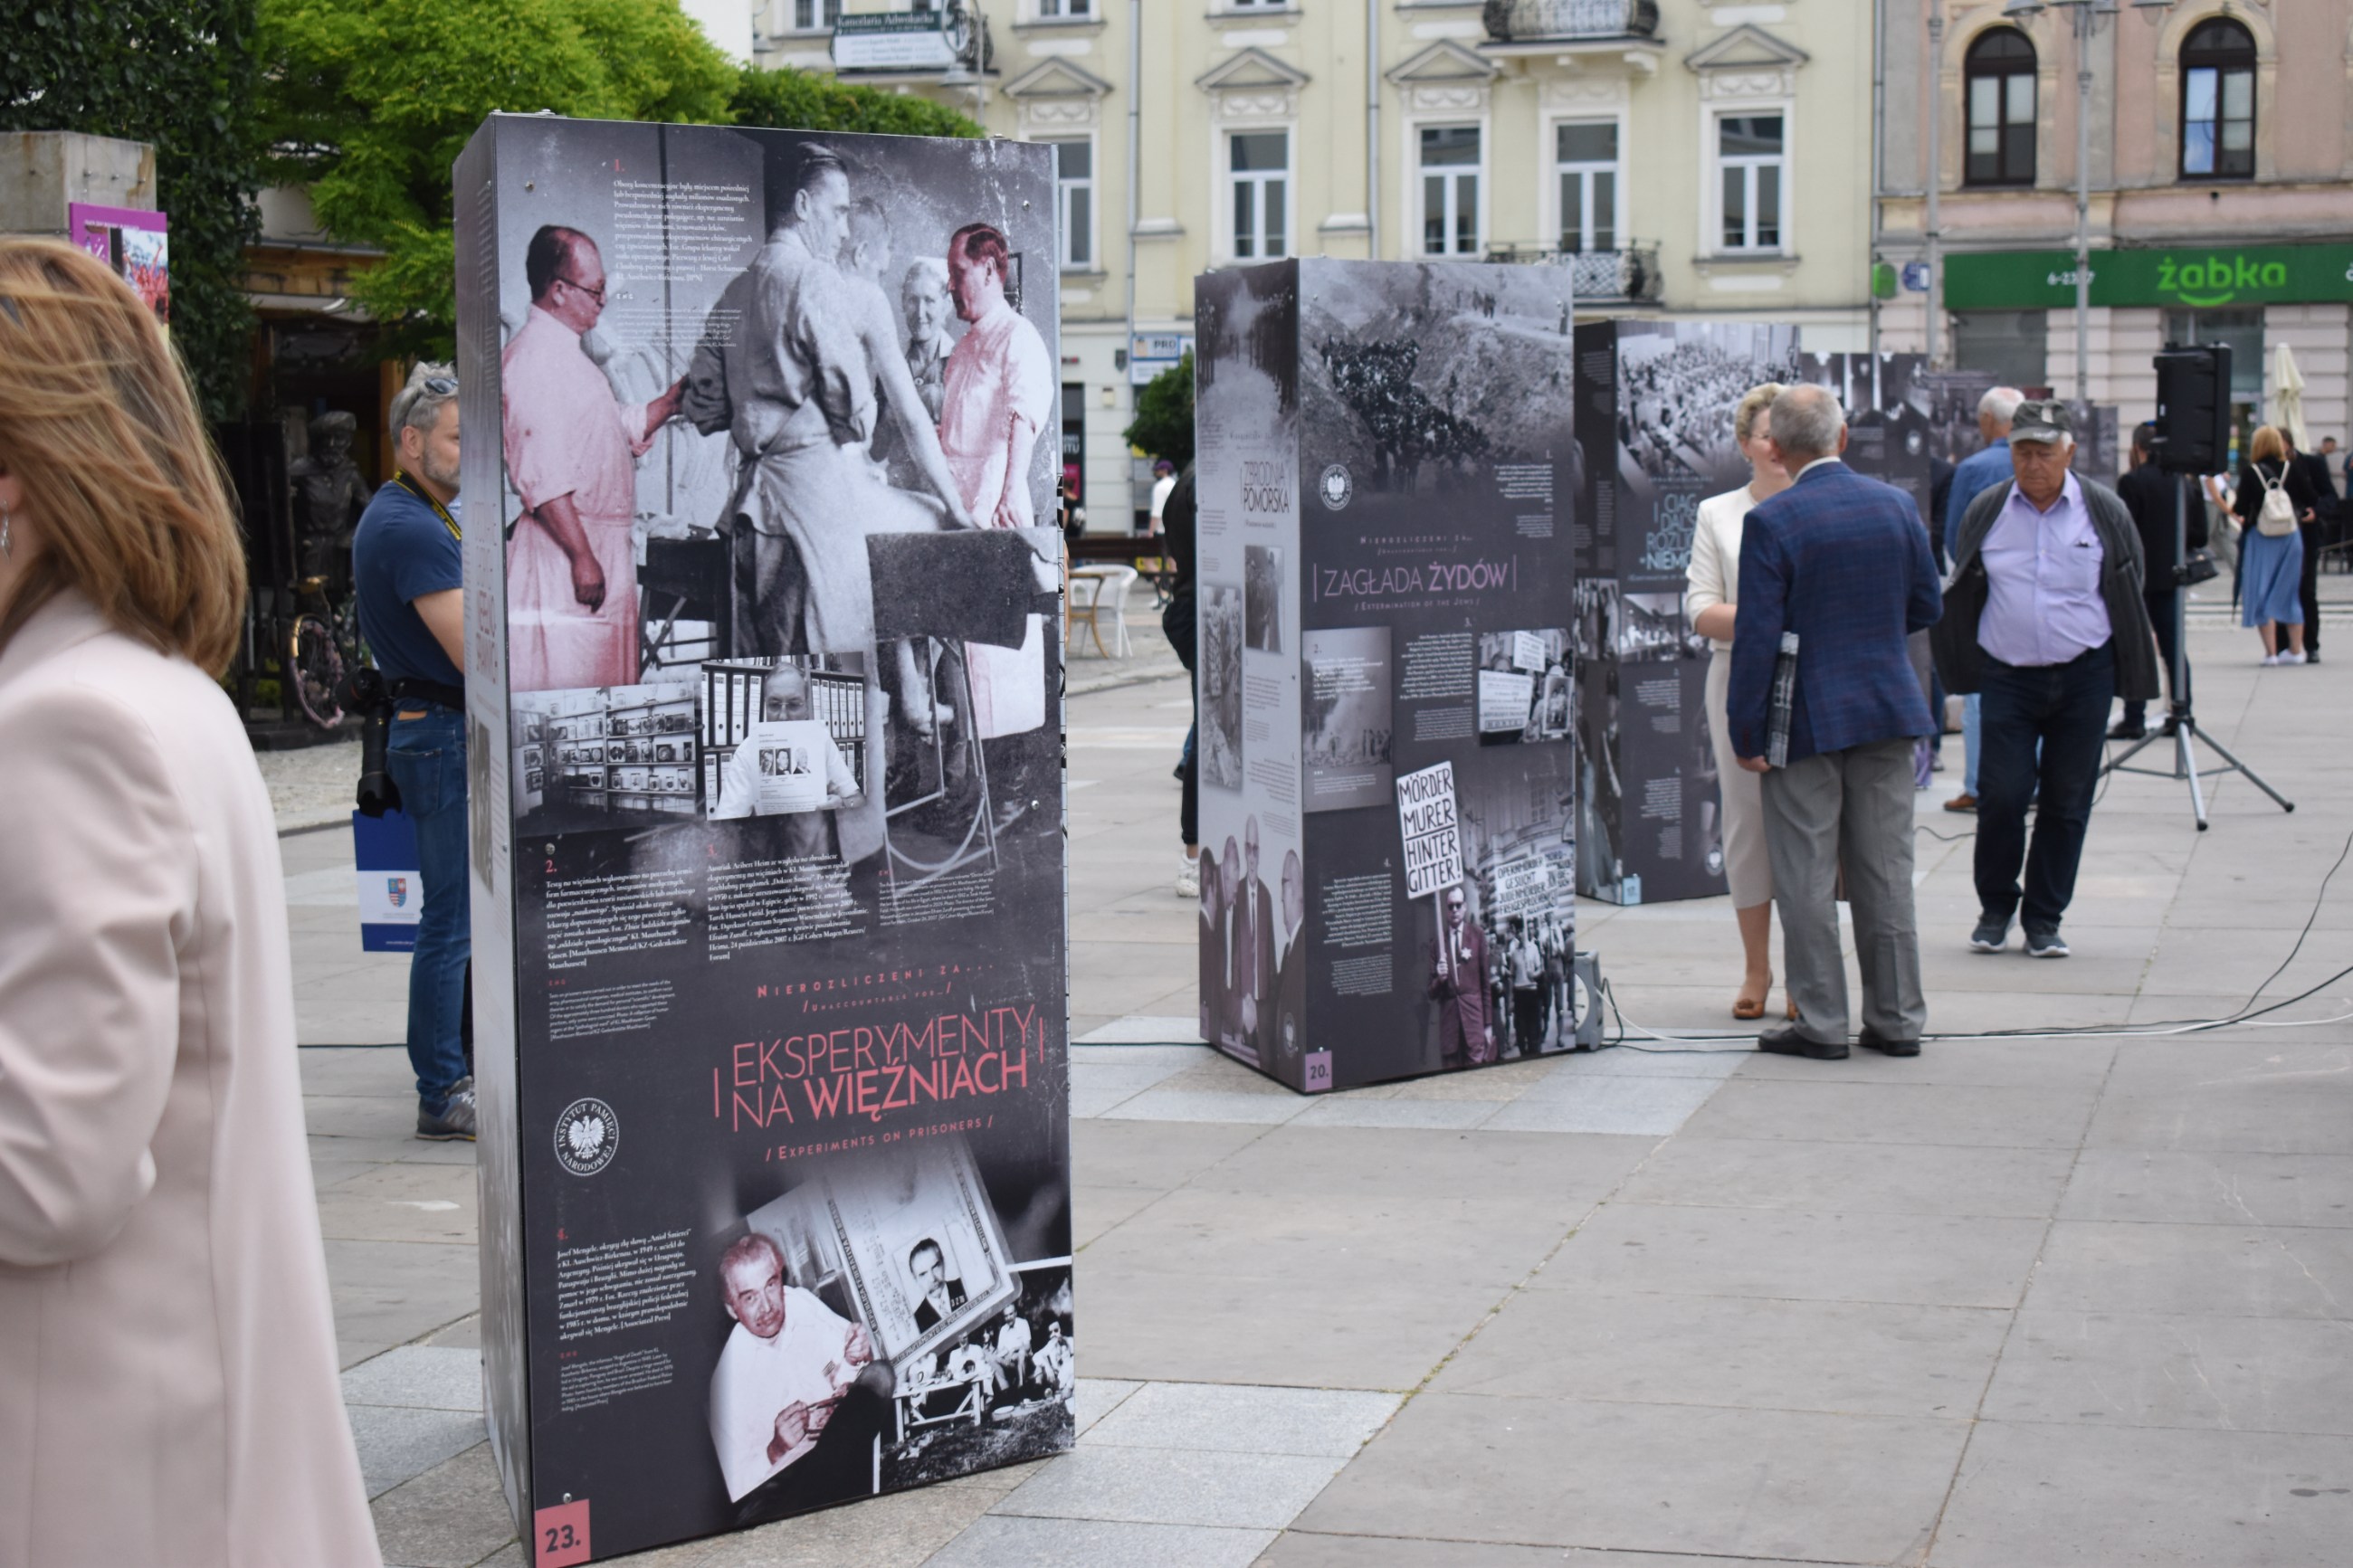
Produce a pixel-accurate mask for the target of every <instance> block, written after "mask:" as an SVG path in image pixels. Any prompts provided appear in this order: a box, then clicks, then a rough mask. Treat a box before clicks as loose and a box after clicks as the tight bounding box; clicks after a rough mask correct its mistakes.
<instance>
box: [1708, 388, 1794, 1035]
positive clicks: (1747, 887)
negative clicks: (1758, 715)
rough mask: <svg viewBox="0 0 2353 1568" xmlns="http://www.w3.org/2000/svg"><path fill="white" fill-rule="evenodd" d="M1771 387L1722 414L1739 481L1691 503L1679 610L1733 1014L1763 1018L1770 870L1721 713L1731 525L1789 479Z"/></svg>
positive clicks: (1736, 556)
mask: <svg viewBox="0 0 2353 1568" xmlns="http://www.w3.org/2000/svg"><path fill="white" fill-rule="evenodd" d="M1780 392H1781V388H1780V386H1779V385H1778V384H1776V383H1773V382H1767V383H1766V384H1764V385H1762V386H1757V387H1752V388H1751V389H1750V390H1749V392H1748V394H1747V395H1746V396H1745V397H1743V398H1742V399H1741V400H1740V406H1739V407H1738V408H1737V409H1736V411H1735V412H1734V414H1733V416H1732V434H1733V438H1734V440H1736V442H1737V443H1738V444H1739V447H1740V450H1741V454H1742V455H1743V456H1744V457H1746V458H1747V459H1748V472H1749V479H1748V483H1747V484H1746V486H1744V487H1742V488H1741V489H1736V490H1731V491H1727V492H1726V493H1725V494H1723V495H1720V496H1710V497H1709V498H1708V499H1707V500H1704V501H1702V502H1700V503H1699V517H1698V520H1697V521H1696V523H1695V524H1694V529H1693V532H1692V553H1691V568H1690V571H1689V573H1688V574H1687V575H1686V577H1685V579H1684V589H1683V594H1684V597H1683V605H1684V614H1686V615H1687V616H1690V617H1691V627H1692V629H1693V630H1694V631H1695V632H1697V633H1699V634H1700V635H1701V636H1702V637H1706V638H1707V639H1708V641H1709V643H1710V645H1711V646H1712V647H1713V648H1714V650H1715V651H1714V654H1713V656H1712V657H1711V658H1709V660H1708V666H1707V728H1708V734H1709V736H1710V737H1711V740H1712V742H1713V743H1714V745H1715V776H1716V786H1717V788H1718V789H1719V790H1720V791H1721V792H1722V794H1723V805H1722V806H1721V807H1720V808H1719V813H1718V815H1719V817H1720V820H1721V821H1722V824H1723V829H1724V870H1725V880H1726V881H1727V882H1729V883H1730V884H1731V888H1732V907H1733V911H1734V913H1736V915H1737V916H1738V917H1739V919H1740V946H1741V951H1742V954H1743V956H1744V957H1745V958H1746V963H1747V970H1746V974H1745V976H1744V977H1743V979H1742V980H1741V983H1740V994H1739V995H1738V996H1737V997H1736V998H1735V999H1734V1001H1733V1004H1732V1016H1734V1017H1736V1018H1761V1017H1763V1016H1765V995H1766V993H1767V992H1768V991H1770V990H1772V988H1773V968H1772V956H1771V942H1772V931H1773V868H1772V867H1771V865H1770V864H1769V863H1768V862H1767V860H1766V858H1765V806H1764V801H1763V796H1762V795H1760V794H1759V793H1758V789H1757V775H1756V774H1755V773H1750V772H1749V771H1748V770H1747V769H1746V768H1744V767H1742V766H1741V765H1740V762H1739V759H1738V758H1736V757H1735V756H1734V755H1733V753H1732V735H1731V731H1730V729H1729V728H1728V726H1727V724H1726V721H1725V694H1726V693H1727V692H1728V691H1729V690H1730V689H1731V685H1732V626H1733V617H1734V614H1735V610H1736V602H1737V600H1738V597H1739V587H1740V525H1741V523H1742V522H1743V521H1745V520H1746V517H1747V516H1748V509H1749V508H1751V507H1753V506H1755V505H1756V504H1757V502H1759V501H1761V500H1765V498H1766V497H1767V496H1771V495H1778V493H1780V492H1781V491H1782V490H1785V489H1788V488H1789V476H1788V474H1787V473H1785V472H1784V471H1783V470H1782V468H1781V465H1780V464H1778V463H1777V462H1775V461H1774V460H1773V448H1772V447H1770V446H1769V445H1768V444H1767V435H1768V431H1767V420H1768V414H1767V410H1768V409H1769V408H1770V406H1771V405H1772V402H1773V399H1774V398H1775V397H1777V396H1778V395H1780Z"/></svg>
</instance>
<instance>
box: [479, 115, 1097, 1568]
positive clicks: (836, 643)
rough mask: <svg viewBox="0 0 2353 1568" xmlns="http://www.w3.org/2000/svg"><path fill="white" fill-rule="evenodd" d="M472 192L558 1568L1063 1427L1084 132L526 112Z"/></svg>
mask: <svg viewBox="0 0 2353 1568" xmlns="http://www.w3.org/2000/svg"><path fill="white" fill-rule="evenodd" d="M457 194H458V214H459V219H458V277H459V374H460V381H461V384H462V388H463V391H462V394H461V397H462V405H463V418H464V454H465V456H464V465H465V474H464V478H465V487H464V489H465V494H466V496H467V498H468V499H469V501H470V506H469V509H468V510H469V522H470V527H469V528H468V530H467V537H466V541H465V549H466V552H467V572H466V593H467V624H468V637H469V643H468V680H467V692H468V700H469V706H470V736H471V738H472V745H471V749H470V763H471V771H472V778H471V781H470V787H471V789H472V791H473V800H474V805H475V807H476V810H475V821H474V837H473V869H474V876H475V886H474V888H473V937H474V944H475V945H474V955H475V961H476V962H475V1005H476V1016H477V1025H478V1034H477V1058H476V1060H477V1078H478V1082H477V1093H478V1096H479V1101H480V1109H481V1131H480V1172H481V1178H480V1179H481V1229H482V1296H483V1329H482V1339H483V1361H484V1370H485V1375H486V1379H487V1382H488V1385H489V1387H488V1405H489V1419H490V1429H491V1442H492V1445H493V1447H494V1450H495V1452H496V1455H497V1458H498V1461H499V1467H500V1472H501V1479H502V1481H503V1484H504V1487H505V1489H506V1492H507V1497H508V1500H509V1502H510V1504H511V1506H512V1508H513V1510H515V1514H516V1517H517V1520H518V1521H519V1523H520V1525H521V1527H522V1530H523V1532H524V1534H525V1536H526V1538H527V1539H528V1540H529V1542H531V1552H532V1561H533V1563H534V1564H536V1565H538V1568H564V1565H565V1564H570V1563H586V1562H590V1561H594V1560H600V1559H604V1558H607V1557H613V1556H617V1555H620V1554H623V1553H626V1552H638V1551H642V1550H645V1549H647V1548H649V1547H653V1546H658V1545H660V1544H662V1543H664V1542H673V1541H679V1540H683V1539H688V1538H691V1537H695V1536H701V1535H707V1534H711V1533H713V1532H716V1531H725V1530H730V1529H735V1528H740V1527H743V1526H746V1525H750V1524H754V1523H756V1522H758V1521H762V1520H765V1519H772V1518H776V1517H780V1516H783V1515H786V1514H791V1513H796V1512H799V1511H802V1510H807V1509H811V1508H817V1507H821V1506H824V1505H827V1504H829V1503H835V1502H839V1501H843V1500H849V1499H852V1498H860V1497H867V1496H871V1495H874V1494H876V1493H878V1492H882V1491H890V1490H895V1489H905V1488H909V1487H915V1486H921V1485H924V1484H927V1483H929V1482H933V1481H937V1480H942V1479H949V1478H953V1477H956V1476H961V1475H965V1474H967V1473H970V1472H972V1471H975V1470H977V1469H981V1468H987V1467H991V1466H997V1465H1004V1464H1008V1463H1012V1462H1015V1461H1017V1460H1023V1459H1029V1458H1037V1457H1039V1456H1041V1455H1044V1454H1050V1453H1054V1452H1058V1451H1060V1450H1062V1449H1064V1448H1067V1447H1070V1445H1071V1442H1072V1440H1073V1433H1074V1415H1073V1409H1074V1407H1073V1400H1074V1397H1075V1390H1076V1382H1075V1375H1074V1372H1073V1366H1072V1343H1073V1340H1074V1335H1075V1320H1074V1317H1073V1309H1072V1300H1071V1250H1072V1247H1071V1205H1070V1139H1069V1121H1068V1115H1069V1104H1068V1088H1067V1077H1068V1072H1067V1045H1068V1030H1067V982H1066V974H1067V954H1066V942H1067V932H1066V927H1065V915H1064V910H1065V901H1064V897H1063V879H1064V845H1063V834H1062V782H1061V767H1060V741H1061V737H1060V723H1061V700H1060V691H1061V670H1060V662H1061V646H1060V640H1061V639H1060V621H1059V616H1057V614H1056V613H1055V612H1056V600H1055V588H1056V586H1057V585H1058V582H1059V573H1060V535H1059V532H1058V531H1057V530H1056V529H1055V528H1054V527H1053V526H1052V525H1053V522H1054V511H1055V505H1054V495H1055V479H1056V475H1057V462H1058V457H1057V454H1056V451H1055V448H1054V443H1053V442H1052V441H1051V440H1044V441H1041V440H1039V433H1040V432H1041V431H1051V430H1055V429H1057V428H1059V426H1058V424H1057V414H1056V406H1055V405H1056V401H1057V396H1058V392H1059V377H1058V375H1057V374H1056V372H1055V366H1056V353H1057V342H1058V331H1057V322H1056V308H1057V301H1056V293H1055V289H1054V286H1053V280H1054V264H1053V259H1052V258H1053V256H1054V232H1053V213H1054V201H1053V195H1054V188H1053V174H1052V154H1051V152H1050V149H1047V148H1043V147H1035V146H1028V145H1022V144H1017V143H1012V142H985V141H934V140H924V139H918V138H910V137H884V136H858V135H826V136H815V135H807V134H802V133H797V132H765V131H752V132H745V131H734V130H729V129H725V128H720V127H709V126H663V125H638V124H624V123H615V122H602V121H566V120H559V119H555V118H553V117H545V116H531V117H521V116H504V115H501V116H497V117H494V118H493V119H491V121H488V122H486V123H485V124H484V125H483V127H482V128H481V130H480V132H477V133H476V135H475V137H474V138H473V140H472V142H470V145H469V146H468V148H467V149H466V152H465V153H464V155H463V157H462V158H461V159H460V160H459V164H458V168H457ZM1025 274H1026V275H1027V277H1028V279H1029V283H1030V285H1031V286H1030V287H1029V288H1026V289H1025V288H1024V287H1023V283H1024V278H1025Z"/></svg>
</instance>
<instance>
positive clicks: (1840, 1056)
mask: <svg viewBox="0 0 2353 1568" xmlns="http://www.w3.org/2000/svg"><path fill="white" fill-rule="evenodd" d="M1757 1049H1758V1050H1760V1051H1764V1052H1766V1053H1767V1054H1768V1055H1771V1056H1777V1057H1811V1058H1814V1059H1815V1060H1816V1061H1818V1062H1842V1061H1844V1060H1846V1058H1847V1049H1846V1042H1845V1041H1844V1040H1840V1041H1837V1042H1836V1043H1834V1044H1830V1045H1825V1044H1823V1043H1822V1042H1821V1041H1820V1040H1814V1039H1809V1038H1807V1037H1805V1036H1804V1035H1801V1034H1799V1032H1798V1031H1797V1030H1796V1029H1795V1028H1794V1027H1791V1028H1780V1029H1767V1030H1766V1031H1765V1032H1764V1033H1763V1034H1761V1035H1759V1036H1757Z"/></svg>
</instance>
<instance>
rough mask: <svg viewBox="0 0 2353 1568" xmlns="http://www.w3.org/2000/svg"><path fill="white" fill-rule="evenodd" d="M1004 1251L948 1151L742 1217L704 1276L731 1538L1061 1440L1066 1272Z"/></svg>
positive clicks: (876, 1162)
mask: <svg viewBox="0 0 2353 1568" xmlns="http://www.w3.org/2000/svg"><path fill="white" fill-rule="evenodd" d="M1013 1245H1014V1242H1013V1238H1012V1237H1008V1231H1007V1227H1006V1225H1005V1222H1004V1221H1003V1219H1001V1218H1000V1216H999V1214H998V1211H997V1202H996V1199H995V1198H994V1197H993V1196H992V1194H991V1192H990V1190H989V1186H988V1184H987V1182H986V1181H985V1180H984V1178H983V1176H982V1174H981V1172H980V1169H979V1167H978V1165H977V1164H976V1162H975V1161H974V1159H973V1156H972V1153H971V1152H970V1150H969V1149H968V1148H967V1147H966V1145H965V1142H963V1141H962V1140H961V1139H957V1138H946V1139H942V1140H939V1141H936V1142H926V1143H922V1144H913V1145H907V1144H902V1145H898V1146H895V1147H894V1148H892V1150H889V1151H878V1152H872V1153H870V1154H868V1155H867V1156H866V1157H864V1158H863V1159H860V1160H856V1161H850V1160H845V1159H841V1158H839V1157H836V1158H833V1159H830V1160H828V1161H825V1162H822V1163H820V1164H819V1165H818V1166H817V1167H815V1168H813V1169H812V1170H811V1171H810V1172H809V1173H807V1174H806V1175H805V1176H804V1177H803V1178H802V1179H800V1180H799V1181H797V1184H795V1185H793V1186H792V1187H791V1188H790V1189H789V1190H788V1191H786V1193H784V1194H782V1195H781V1196H778V1197H776V1198H775V1199H774V1200H772V1201H770V1202H768V1203H766V1204H764V1205H761V1206H759V1207H758V1208H756V1209H754V1210H753V1211H752V1212H751V1213H750V1214H748V1215H745V1216H744V1220H743V1225H742V1229H741V1232H740V1234H737V1235H736V1236H735V1237H734V1239H733V1240H732V1241H731V1242H730V1243H729V1244H728V1246H727V1247H726V1248H725V1250H724V1251H723V1253H722V1254H721V1255H720V1257H719V1259H718V1263H717V1273H718V1277H719V1279H718V1282H719V1287H720V1289H719V1290H718V1292H717V1294H718V1296H719V1299H720V1300H721V1304H722V1306H723V1309H724V1310H725V1312H726V1315H727V1317H728V1318H729V1319H730V1320H732V1321H731V1323H730V1326H729V1328H728V1329H727V1331H726V1338H725V1342H724V1344H723V1347H722V1349H721V1352H720V1355H719V1359H718V1362H717V1364H716V1365H715V1366H714V1367H713V1369H712V1376H711V1388H710V1427H711V1444H712V1452H713V1455H714V1457H715V1459H716V1462H717V1464H718V1467H719V1469H720V1471H721V1474H722V1476H723V1479H724V1481H725V1484H726V1487H727V1490H728V1495H729V1500H730V1501H731V1503H733V1504H734V1505H735V1506H736V1508H737V1510H738V1519H739V1521H740V1522H743V1523H752V1522H756V1521H758V1520H760V1519H764V1518H771V1517H776V1516H778V1515H782V1514H786V1513H792V1512H797V1511H800V1510H803V1509H806V1508H808V1507H813V1506H818V1505H819V1504H821V1503H824V1502H831V1501H840V1500H844V1499H845V1498H848V1497H855V1496H865V1495H868V1494H869V1493H871V1492H873V1491H877V1490H888V1489H892V1487H893V1486H894V1485H907V1484H912V1483H913V1481H914V1480H917V1479H939V1478H941V1477H944V1476H947V1475H953V1474H956V1473H959V1471H960V1470H961V1469H965V1468H973V1462H974V1461H976V1460H978V1461H980V1462H997V1463H1002V1462H1004V1459H1005V1458H1007V1457H1016V1456H1018V1454H1020V1453H1021V1452H1024V1451H1034V1448H1033V1447H1031V1445H1032V1444H1034V1443H1035V1442H1036V1441H1038V1440H1039V1439H1040V1438H1041V1437H1042V1438H1045V1439H1047V1440H1050V1439H1051V1438H1052V1436H1053V1435H1054V1433H1056V1432H1059V1431H1060V1430H1062V1429H1064V1428H1066V1427H1067V1426H1068V1424H1069V1423H1070V1422H1071V1418H1072V1417H1071V1398H1072V1395H1073V1394H1074V1391H1075V1390H1074V1384H1071V1379H1070V1376H1069V1373H1070V1371H1071V1367H1070V1365H1069V1364H1068V1358H1069V1357H1070V1354H1071V1338H1072V1335H1073V1331H1074V1323H1073V1318H1072V1310H1071V1299H1070V1291H1069V1268H1068V1258H1067V1257H1066V1256H1064V1257H1060V1258H1052V1259H1050V1260H1048V1261H1046V1262H1043V1263H1036V1262H1029V1261H1028V1260H1025V1259H1023V1258H1017V1257H1016V1256H1014V1253H1013V1250H1012V1248H1013ZM984 1456H988V1457H987V1458H984ZM959 1459H961V1460H962V1461H963V1462H962V1463H961V1464H960V1463H959V1462H958V1461H959ZM918 1466H919V1467H920V1468H922V1469H923V1471H924V1472H926V1473H925V1474H923V1475H921V1476H917V1475H912V1474H902V1473H901V1472H902V1469H905V1468H912V1467H918Z"/></svg>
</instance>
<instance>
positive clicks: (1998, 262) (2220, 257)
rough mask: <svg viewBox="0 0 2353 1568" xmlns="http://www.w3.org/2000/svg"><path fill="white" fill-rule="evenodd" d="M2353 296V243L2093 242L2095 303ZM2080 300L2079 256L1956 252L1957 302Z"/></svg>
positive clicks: (2026, 306)
mask: <svg viewBox="0 0 2353 1568" xmlns="http://www.w3.org/2000/svg"><path fill="white" fill-rule="evenodd" d="M2346 300H2353V246H2347V245H2267V246H2246V247H2235V248H2224V247H2211V248H2209V247H2161V248H2151V249H2147V250H2095V251H2094V252H2092V303H2093V304H2094V305H2120V306H2127V307H2129V306H2136V305H2137V306H2150V305H2157V306H2187V307H2189V308H2192V309H2197V310H2212V309H2216V308H2219V307H2221V306H2225V305H2288V304H2296V305H2312V304H2329V303H2336V302H2340V301H2346ZM2074 302H2075V257H2074V253H2073V251H2066V250H2008V251H1990V252H1986V253H1982V254H1977V255H1968V254H1964V255H1959V256H1951V257H1947V258H1946V260H1945V308H1946V309H1947V310H2036V309H2046V310H2063V309H2065V308H2067V307H2069V306H2072V305H2073V304H2074Z"/></svg>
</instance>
